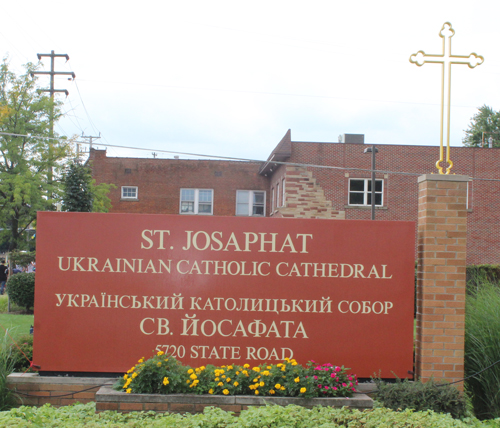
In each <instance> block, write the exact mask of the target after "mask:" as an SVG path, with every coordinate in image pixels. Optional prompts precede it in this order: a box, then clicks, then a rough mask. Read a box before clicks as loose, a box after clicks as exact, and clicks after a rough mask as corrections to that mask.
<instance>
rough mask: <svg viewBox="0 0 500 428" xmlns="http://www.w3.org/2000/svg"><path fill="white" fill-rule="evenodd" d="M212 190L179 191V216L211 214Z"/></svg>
mask: <svg viewBox="0 0 500 428" xmlns="http://www.w3.org/2000/svg"><path fill="white" fill-rule="evenodd" d="M212 208H213V190H211V189H181V207H180V213H181V214H206V215H211V214H213V211H212Z"/></svg>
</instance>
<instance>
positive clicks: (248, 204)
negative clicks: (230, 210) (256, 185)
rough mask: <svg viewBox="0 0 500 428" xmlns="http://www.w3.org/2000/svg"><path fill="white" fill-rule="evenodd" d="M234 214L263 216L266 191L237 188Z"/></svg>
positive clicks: (264, 213)
mask: <svg viewBox="0 0 500 428" xmlns="http://www.w3.org/2000/svg"><path fill="white" fill-rule="evenodd" d="M236 215H246V216H265V215H266V192H258V191H255V190H237V191H236Z"/></svg>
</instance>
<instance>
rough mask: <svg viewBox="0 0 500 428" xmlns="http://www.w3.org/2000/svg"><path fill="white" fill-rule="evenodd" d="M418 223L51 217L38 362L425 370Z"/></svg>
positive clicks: (44, 231) (94, 367) (40, 271)
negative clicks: (165, 360) (420, 357)
mask: <svg viewBox="0 0 500 428" xmlns="http://www.w3.org/2000/svg"><path fill="white" fill-rule="evenodd" d="M414 250H415V225H414V223H412V222H386V221H357V220H353V221H349V220H339V221H337V220H331V221H328V220H299V219H269V218H260V219H259V218H242V217H208V216H207V217H201V216H181V215H147V214H93V213H55V212H41V213H39V215H38V222H37V273H36V287H35V342H34V363H35V364H37V365H39V366H41V370H42V371H60V372H124V371H126V370H128V369H129V368H130V367H131V366H132V365H133V364H134V363H135V362H136V361H137V359H138V358H140V357H143V356H144V357H149V356H150V355H152V353H153V352H154V351H158V350H161V351H164V352H166V353H170V354H173V355H174V356H176V357H178V358H179V359H180V360H182V361H183V362H185V363H186V364H189V365H191V366H201V365H206V364H208V363H212V364H215V365H222V364H225V363H231V362H233V363H238V364H244V363H249V364H259V363H261V362H264V361H265V362H277V361H282V360H283V359H284V358H286V357H288V358H295V359H296V360H297V361H298V362H299V363H301V364H305V363H307V362H308V361H309V360H315V361H317V362H320V363H326V362H330V363H332V364H336V365H344V366H346V367H349V368H351V369H352V372H353V373H356V374H357V375H358V376H360V377H369V376H371V375H373V374H374V373H377V374H378V373H379V372H380V373H381V375H382V376H383V377H393V375H394V374H395V375H397V376H399V377H405V376H407V373H408V370H412V367H413V352H412V349H413V299H414V297H413V291H414V286H413V284H414V254H415V253H414Z"/></svg>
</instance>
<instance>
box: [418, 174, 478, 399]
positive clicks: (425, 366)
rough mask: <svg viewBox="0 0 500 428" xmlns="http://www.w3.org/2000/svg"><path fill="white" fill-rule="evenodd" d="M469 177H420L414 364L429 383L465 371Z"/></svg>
mask: <svg viewBox="0 0 500 428" xmlns="http://www.w3.org/2000/svg"><path fill="white" fill-rule="evenodd" d="M468 181H469V177H466V176H463V175H438V174H436V175H423V176H421V177H419V179H418V183H419V192H418V280H417V337H416V342H415V368H416V374H417V376H418V377H419V378H421V379H422V380H423V381H424V382H425V381H426V380H428V379H429V378H431V377H433V378H434V379H435V380H441V379H443V380H446V381H449V382H453V381H455V380H459V379H462V378H463V374H464V326H465V268H466V236H467V207H466V198H467V182H468ZM455 386H457V387H458V388H459V389H462V388H463V384H462V383H458V384H456V385H455Z"/></svg>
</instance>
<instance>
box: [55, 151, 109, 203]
mask: <svg viewBox="0 0 500 428" xmlns="http://www.w3.org/2000/svg"><path fill="white" fill-rule="evenodd" d="M111 187H116V186H114V185H112V184H106V183H101V184H99V185H97V186H96V184H95V180H94V179H93V178H92V171H91V169H90V168H89V167H88V166H87V165H82V164H81V163H80V162H79V161H73V162H71V163H70V164H69V165H68V166H67V168H66V170H65V174H64V177H63V193H62V210H63V211H77V212H108V211H109V209H110V208H111V200H110V199H109V198H108V197H107V194H108V193H109V191H110V188H111Z"/></svg>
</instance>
